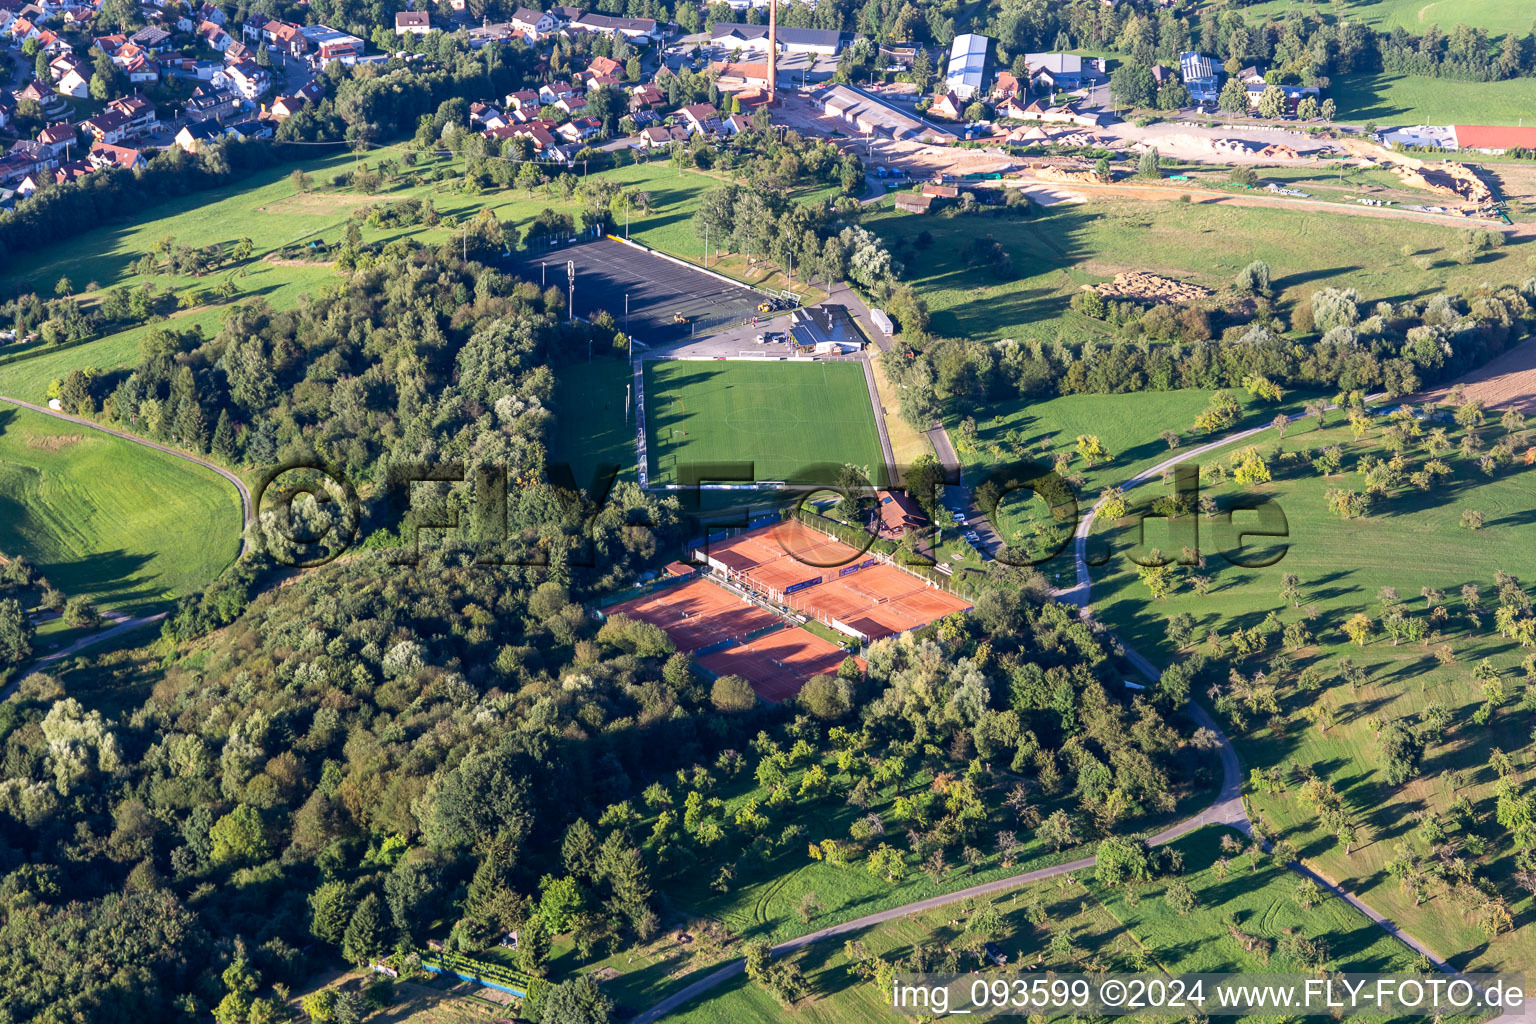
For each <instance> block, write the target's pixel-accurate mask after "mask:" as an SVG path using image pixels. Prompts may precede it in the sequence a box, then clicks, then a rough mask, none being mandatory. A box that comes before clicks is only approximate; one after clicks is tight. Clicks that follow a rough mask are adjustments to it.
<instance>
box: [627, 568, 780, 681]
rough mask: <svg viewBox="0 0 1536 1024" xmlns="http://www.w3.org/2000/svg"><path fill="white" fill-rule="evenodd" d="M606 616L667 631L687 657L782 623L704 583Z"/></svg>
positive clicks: (683, 586) (640, 599)
mask: <svg viewBox="0 0 1536 1024" xmlns="http://www.w3.org/2000/svg"><path fill="white" fill-rule="evenodd" d="M607 614H609V615H616V614H623V615H627V616H629V617H630V618H632V619H638V620H639V621H641V622H649V623H650V624H651V625H653V626H656V627H658V628H660V629H663V630H665V631H666V633H667V635H668V636H670V637H671V638H672V642H673V643H674V644H676V645H677V649H678V650H679V651H683V652H684V653H687V652H691V651H696V650H698V649H699V648H700V647H708V646H709V645H710V644H715V643H720V642H721V641H722V640H739V639H741V638H742V637H745V636H747V635H749V634H751V633H755V632H757V631H758V630H761V629H767V628H768V627H770V626H773V625H776V624H779V623H782V622H783V620H782V619H780V618H779V617H778V616H777V615H774V614H773V613H772V612H768V611H764V610H763V609H761V608H759V607H758V606H757V605H755V604H751V603H749V602H747V601H745V600H743V599H742V598H740V597H738V596H737V595H735V594H733V593H731V592H730V591H729V590H726V589H725V588H724V587H722V586H720V585H719V584H718V583H711V582H709V581H708V580H702V579H697V580H690V581H689V582H687V583H682V584H679V585H677V586H672V587H663V588H662V589H660V590H658V591H656V592H655V593H653V594H647V595H646V596H644V597H637V598H635V599H633V600H631V601H625V602H624V603H623V604H617V605H614V606H613V607H612V608H609V609H608V610H607ZM807 678H809V677H807Z"/></svg>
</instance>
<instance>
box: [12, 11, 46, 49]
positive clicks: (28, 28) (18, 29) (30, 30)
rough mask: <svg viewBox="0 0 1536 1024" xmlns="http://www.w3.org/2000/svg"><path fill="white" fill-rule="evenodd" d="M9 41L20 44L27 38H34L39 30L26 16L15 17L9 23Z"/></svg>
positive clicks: (39, 32)
mask: <svg viewBox="0 0 1536 1024" xmlns="http://www.w3.org/2000/svg"><path fill="white" fill-rule="evenodd" d="M10 33H11V42H13V43H15V44H16V45H17V46H20V45H21V44H22V43H24V42H26V41H27V40H28V39H36V38H37V37H38V36H39V35H40V34H41V30H40V29H39V28H38V27H37V26H36V25H34V24H32V22H31V20H30V19H28V18H16V19H15V20H14V21H12V22H11V25H10Z"/></svg>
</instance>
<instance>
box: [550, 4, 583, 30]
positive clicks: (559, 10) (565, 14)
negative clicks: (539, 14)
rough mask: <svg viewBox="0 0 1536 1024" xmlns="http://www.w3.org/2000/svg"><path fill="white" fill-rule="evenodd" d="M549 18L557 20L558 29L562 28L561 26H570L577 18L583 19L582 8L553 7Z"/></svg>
mask: <svg viewBox="0 0 1536 1024" xmlns="http://www.w3.org/2000/svg"><path fill="white" fill-rule="evenodd" d="M549 16H550V17H551V18H554V19H555V25H556V27H560V26H564V25H569V24H570V23H571V22H573V21H575V20H576V19H577V18H579V17H581V8H580V7H551V8H550V9H549Z"/></svg>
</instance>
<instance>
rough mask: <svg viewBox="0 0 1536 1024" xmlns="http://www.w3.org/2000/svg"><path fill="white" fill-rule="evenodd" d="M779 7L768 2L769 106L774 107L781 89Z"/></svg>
mask: <svg viewBox="0 0 1536 1024" xmlns="http://www.w3.org/2000/svg"><path fill="white" fill-rule="evenodd" d="M778 61H779V5H778V0H768V105H769V106H770V107H771V106H773V101H774V95H775V92H776V91H777V90H778V87H779V73H778Z"/></svg>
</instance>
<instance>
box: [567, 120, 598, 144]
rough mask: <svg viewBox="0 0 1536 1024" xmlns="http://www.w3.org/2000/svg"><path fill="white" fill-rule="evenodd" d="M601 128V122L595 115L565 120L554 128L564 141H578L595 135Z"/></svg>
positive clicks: (583, 140) (584, 140)
mask: <svg viewBox="0 0 1536 1024" xmlns="http://www.w3.org/2000/svg"><path fill="white" fill-rule="evenodd" d="M602 130H603V122H601V121H599V120H598V119H597V118H595V117H578V118H575V119H573V120H570V121H567V122H566V123H565V124H563V125H561V126H560V127H558V128H556V129H555V133H556V134H557V135H559V136H560V137H561V138H562V139H564V140H565V141H566V142H571V143H580V142H586V141H587V140H588V139H590V138H592V137H593V136H595V135H597V134H598V133H600V132H601V131H602Z"/></svg>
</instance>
